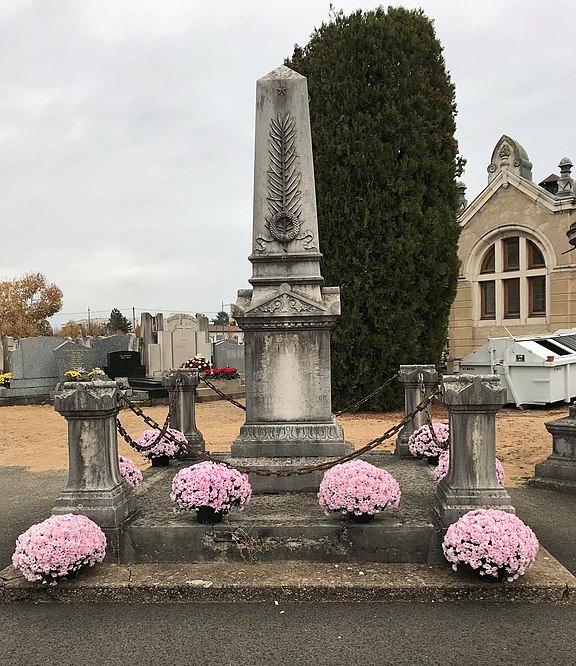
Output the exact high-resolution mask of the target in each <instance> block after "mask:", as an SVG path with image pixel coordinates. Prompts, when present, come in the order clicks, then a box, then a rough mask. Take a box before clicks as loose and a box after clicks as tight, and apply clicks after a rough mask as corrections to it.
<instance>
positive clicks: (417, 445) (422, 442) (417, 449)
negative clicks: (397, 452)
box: [408, 423, 450, 458]
mask: <svg viewBox="0 0 576 666" xmlns="http://www.w3.org/2000/svg"><path fill="white" fill-rule="evenodd" d="M432 427H433V428H434V434H435V435H436V440H437V441H438V444H436V442H435V441H434V439H433V437H432V435H431V433H430V428H429V427H428V426H427V425H424V426H422V427H421V428H418V430H415V431H414V432H413V433H412V434H411V435H410V437H409V438H408V449H409V450H410V453H411V454H412V455H413V456H426V457H427V458H433V457H434V456H439V455H440V454H441V453H442V451H445V450H446V449H447V448H448V435H449V432H450V431H449V428H448V424H447V423H434V425H433V426H432Z"/></svg>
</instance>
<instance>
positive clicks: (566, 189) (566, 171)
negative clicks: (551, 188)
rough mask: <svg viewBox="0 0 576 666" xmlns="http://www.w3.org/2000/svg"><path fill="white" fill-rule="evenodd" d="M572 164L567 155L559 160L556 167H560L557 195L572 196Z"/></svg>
mask: <svg viewBox="0 0 576 666" xmlns="http://www.w3.org/2000/svg"><path fill="white" fill-rule="evenodd" d="M573 166H574V164H573V163H572V160H571V159H570V158H569V157H565V158H564V159H562V160H560V164H559V165H558V167H559V168H560V178H558V192H557V193H556V196H557V197H573V196H574V180H573V178H572V176H571V171H572V167H573Z"/></svg>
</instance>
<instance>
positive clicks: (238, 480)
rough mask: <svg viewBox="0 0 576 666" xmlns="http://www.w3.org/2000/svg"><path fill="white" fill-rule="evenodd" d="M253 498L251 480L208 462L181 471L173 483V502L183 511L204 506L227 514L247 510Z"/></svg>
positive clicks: (236, 471) (231, 469) (236, 472)
mask: <svg viewBox="0 0 576 666" xmlns="http://www.w3.org/2000/svg"><path fill="white" fill-rule="evenodd" d="M251 497H252V487H251V485H250V482H249V481H248V476H247V475H246V474H242V473H241V472H239V471H238V470H237V469H234V468H232V467H228V466H226V465H223V464H220V463H214V462H211V461H208V460H207V461H205V462H201V463H198V464H196V465H192V466H191V467H185V468H184V469H181V470H180V471H179V472H178V474H176V476H175V477H174V479H173V480H172V492H171V493H170V499H171V500H172V501H173V502H175V503H176V505H177V506H178V507H179V508H180V509H185V510H193V509H198V508H199V507H201V506H209V507H212V508H213V509H214V510H215V511H223V512H227V511H229V510H230V509H231V508H233V507H240V508H242V507H244V506H245V505H246V504H247V503H248V502H249V501H250V498H251Z"/></svg>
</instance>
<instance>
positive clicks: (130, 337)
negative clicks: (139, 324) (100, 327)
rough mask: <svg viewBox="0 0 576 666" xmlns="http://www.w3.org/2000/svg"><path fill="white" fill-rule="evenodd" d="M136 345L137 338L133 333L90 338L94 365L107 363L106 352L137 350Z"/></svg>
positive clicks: (101, 366)
mask: <svg viewBox="0 0 576 666" xmlns="http://www.w3.org/2000/svg"><path fill="white" fill-rule="evenodd" d="M137 345H138V338H137V337H136V336H135V335H134V333H127V334H126V335H106V336H103V337H94V338H92V340H91V347H92V349H93V350H94V355H95V363H96V367H98V368H104V366H105V365H107V364H108V354H110V353H111V352H117V351H137V350H138V347H137Z"/></svg>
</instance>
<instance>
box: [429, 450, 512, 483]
mask: <svg viewBox="0 0 576 666" xmlns="http://www.w3.org/2000/svg"><path fill="white" fill-rule="evenodd" d="M449 468H450V451H443V452H442V453H441V454H440V458H438V465H437V466H436V467H435V468H434V478H435V479H436V481H440V479H443V478H444V477H445V476H446V474H448V470H449ZM496 477H497V478H498V483H499V484H500V485H501V486H503V485H504V483H505V481H506V473H505V472H504V466H503V465H502V462H501V461H500V459H499V458H496Z"/></svg>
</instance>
